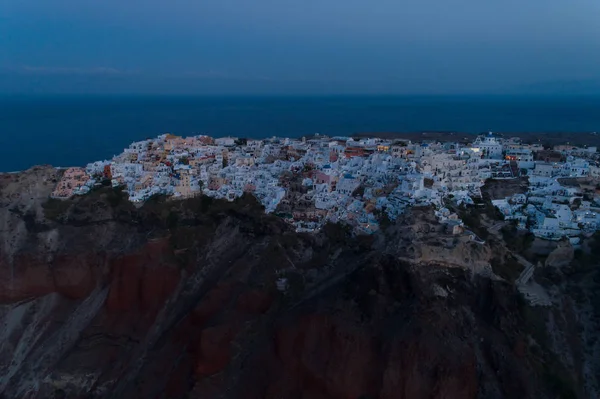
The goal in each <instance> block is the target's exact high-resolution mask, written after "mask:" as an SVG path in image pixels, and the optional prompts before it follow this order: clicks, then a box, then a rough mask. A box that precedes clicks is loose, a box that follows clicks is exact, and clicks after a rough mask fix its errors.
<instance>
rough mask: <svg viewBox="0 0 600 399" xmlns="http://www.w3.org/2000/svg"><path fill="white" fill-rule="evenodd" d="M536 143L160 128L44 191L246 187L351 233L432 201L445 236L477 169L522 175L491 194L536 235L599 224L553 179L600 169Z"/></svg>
mask: <svg viewBox="0 0 600 399" xmlns="http://www.w3.org/2000/svg"><path fill="white" fill-rule="evenodd" d="M555 150H556V151H545V150H544V148H543V147H542V146H541V145H536V144H533V145H526V144H523V143H521V141H520V140H518V139H505V140H501V139H499V138H497V137H495V136H493V135H492V134H489V135H483V136H480V137H478V138H477V139H476V140H475V141H474V142H473V143H471V144H469V145H460V144H458V143H452V142H446V143H440V142H432V143H412V142H410V141H408V140H384V139H379V138H362V139H353V138H348V137H326V136H318V135H316V136H314V137H311V138H309V139H306V138H302V139H291V138H275V137H274V138H270V139H262V140H250V139H237V138H232V137H225V138H211V137H208V136H194V137H187V138H183V137H178V136H174V135H171V134H165V135H162V136H159V137H157V138H156V139H149V140H145V141H140V142H135V143H133V144H131V145H130V146H129V147H128V148H126V149H125V150H124V151H123V152H122V153H121V154H119V155H117V156H115V157H113V159H112V160H110V161H100V162H94V163H91V164H89V165H87V167H86V168H69V170H68V171H67V173H65V174H64V177H63V179H62V180H61V181H60V182H59V183H58V185H57V188H56V190H55V192H54V193H53V196H54V197H55V198H68V197H70V196H72V195H78V194H79V195H81V194H85V193H87V192H88V191H89V190H90V189H91V188H93V187H94V185H97V184H99V183H100V181H101V180H106V179H110V180H111V181H112V185H113V186H115V187H116V186H122V187H123V188H124V190H125V191H126V192H127V194H128V195H129V198H130V200H131V201H133V202H136V203H141V202H143V201H145V200H147V199H148V198H150V197H151V196H153V195H156V194H165V195H168V196H172V197H173V198H188V197H191V196H195V195H199V194H200V193H202V194H204V195H207V196H211V197H214V198H224V199H227V200H233V199H235V198H237V197H240V196H241V195H243V194H244V193H251V194H253V195H254V196H255V197H256V198H257V199H258V200H259V201H260V202H261V203H262V204H263V205H264V207H265V211H266V212H269V213H271V212H273V213H276V214H278V215H280V216H281V217H283V218H285V219H286V220H288V221H289V222H290V223H292V224H293V225H294V226H295V227H296V229H297V230H298V231H315V230H318V229H319V228H320V227H321V226H322V225H323V224H324V223H326V222H328V221H331V222H338V221H344V222H346V223H349V224H351V225H352V226H353V227H354V228H355V229H356V230H357V231H359V232H364V233H371V232H374V231H376V230H377V229H378V228H379V223H380V220H381V216H382V215H384V214H385V215H387V217H388V218H390V219H392V220H393V219H395V218H396V217H397V216H398V215H399V214H400V213H401V212H403V211H404V210H405V209H406V208H407V207H410V206H418V205H433V206H435V207H436V209H437V214H438V216H439V217H440V220H442V221H443V222H445V223H447V224H448V226H449V228H450V229H451V230H452V232H454V233H455V234H458V233H460V232H462V230H463V229H462V223H461V221H460V220H459V219H458V218H457V216H456V215H455V214H451V213H450V212H449V211H448V209H446V208H445V207H444V204H445V201H446V200H451V201H454V202H456V203H458V204H460V203H466V204H471V203H473V199H474V198H477V197H480V196H481V191H480V189H481V187H482V186H483V184H484V183H485V181H486V180H487V179H513V178H516V177H519V176H523V175H526V176H529V181H530V187H529V192H528V193H527V194H526V195H521V196H516V197H511V198H508V199H505V200H497V201H494V204H495V205H496V206H497V207H498V208H499V209H500V210H501V211H502V212H503V214H504V215H505V217H506V218H508V219H516V220H517V221H518V222H519V223H520V225H521V226H522V227H524V228H525V227H527V228H530V229H531V230H532V231H533V232H534V233H535V234H536V235H539V236H541V237H544V238H557V237H564V236H568V237H576V236H577V235H578V234H581V233H582V232H583V233H585V232H588V231H595V230H596V229H597V228H598V226H599V223H598V222H599V220H598V217H597V215H598V213H596V211H597V209H596V208H595V203H594V202H593V201H590V200H588V201H584V200H580V201H577V198H580V199H581V198H582V196H581V195H580V194H581V193H579V192H578V191H577V189H574V188H569V187H563V186H562V185H561V184H560V183H559V180H560V178H562V177H586V176H595V177H599V176H600V168H598V167H597V166H595V156H596V149H595V148H584V149H582V148H576V147H571V146H560V147H559V148H555Z"/></svg>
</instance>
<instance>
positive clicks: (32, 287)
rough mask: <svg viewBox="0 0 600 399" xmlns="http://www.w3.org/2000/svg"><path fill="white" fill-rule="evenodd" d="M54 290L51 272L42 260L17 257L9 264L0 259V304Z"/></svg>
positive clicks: (23, 256)
mask: <svg viewBox="0 0 600 399" xmlns="http://www.w3.org/2000/svg"><path fill="white" fill-rule="evenodd" d="M55 290H56V286H55V284H54V277H53V275H52V270H51V269H50V266H49V264H48V262H46V261H45V260H44V259H40V258H38V257H36V256H29V255H17V256H15V258H14V259H13V260H12V262H9V261H8V260H7V259H6V258H5V257H4V256H1V257H0V303H12V302H18V301H21V300H23V299H27V298H32V297H39V296H43V295H46V294H50V293H52V292H55Z"/></svg>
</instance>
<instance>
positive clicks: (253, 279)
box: [0, 167, 600, 399]
mask: <svg viewBox="0 0 600 399" xmlns="http://www.w3.org/2000/svg"><path fill="white" fill-rule="evenodd" d="M58 174H59V172H58V171H56V170H55V169H52V168H49V167H38V168H34V169H31V170H29V171H26V172H23V173H19V174H6V175H0V190H1V191H0V204H1V205H0V206H1V209H0V303H1V306H0V323H1V328H0V396H1V397H4V398H273V399H275V398H297V399H309V398H315V399H317V398H319V399H325V398H332V399H333V398H336V399H337V398H339V399H346V398H347V399H358V398H382V399H383V398H446V399H450V398H504V397H510V398H513V397H519V398H540V397H541V398H555V397H560V396H562V397H597V396H594V395H597V386H595V385H594V384H595V383H596V380H595V379H594V378H597V375H598V373H599V370H600V368H598V364H597V363H596V364H594V362H593V361H592V360H590V359H592V358H593V355H594V353H593V352H592V353H591V354H590V352H589V351H590V350H592V351H593V350H594V348H595V350H597V349H598V345H597V338H596V341H595V340H594V339H595V338H594V336H593V328H595V327H597V325H598V324H597V320H596V319H595V318H594V317H595V314H594V309H595V308H594V307H593V305H594V303H593V301H594V296H593V295H594V294H592V293H591V290H593V287H594V283H593V281H595V280H594V278H597V277H596V276H597V274H594V273H595V268H594V266H589V265H593V262H591V263H589V262H588V264H587V265H588V268H587V269H585V270H586V273H588V274H587V275H586V278H585V279H584V280H585V281H586V284H587V285H584V284H580V283H577V282H576V281H575V280H574V279H573V280H572V281H571V280H570V278H569V277H568V276H569V273H567V272H564V273H562V272H560V270H561V269H560V268H561V267H562V268H565V267H568V266H565V265H564V263H565V262H562V260H563V258H564V257H562V256H561V257H560V259H561V262H556V261H552V262H551V263H552V264H553V265H554V266H552V267H551V269H552V274H551V275H545V274H543V273H542V274H541V275H540V276H539V277H538V278H539V279H540V281H542V280H543V281H546V282H547V284H548V285H549V286H551V287H553V288H552V289H554V290H555V291H556V292H555V293H554V295H555V297H556V298H560V304H559V305H557V306H556V308H553V309H551V310H544V311H543V312H537V311H536V310H533V312H532V308H529V307H528V306H527V305H525V304H524V302H523V301H522V300H521V299H520V297H519V294H518V293H517V292H516V290H515V289H514V287H513V284H512V282H511V281H510V279H507V278H505V276H504V274H505V273H502V272H498V273H496V270H493V269H492V267H491V266H490V264H491V265H495V264H498V262H500V263H502V270H506V269H507V268H509V269H510V268H511V267H515V268H517V266H516V265H512V264H511V259H512V258H511V257H510V254H509V252H508V251H507V250H506V249H505V247H504V246H503V245H502V243H501V242H489V243H487V244H480V243H477V242H473V241H470V240H467V239H464V238H461V237H454V236H449V235H447V234H446V233H445V232H444V229H443V228H442V227H441V226H440V225H439V224H438V223H437V222H436V220H435V218H434V217H433V213H432V211H431V210H429V209H415V210H413V211H412V212H411V213H409V214H407V215H406V216H405V217H403V218H401V219H400V220H398V221H397V223H396V224H394V225H392V226H390V227H388V228H387V229H386V230H385V231H383V232H381V233H379V234H377V235H375V236H372V237H352V236H351V235H350V234H349V232H348V231H347V230H346V229H344V228H343V227H342V226H339V225H330V226H326V228H325V229H324V230H323V231H322V232H320V233H319V234H315V235H305V234H297V233H295V232H293V231H291V230H290V228H289V227H288V226H287V225H286V224H285V223H284V222H282V221H281V220H279V219H278V218H276V217H272V216H268V215H265V214H264V212H262V209H261V207H260V205H259V204H258V203H257V202H256V201H254V200H253V198H251V197H243V198H241V199H240V200H237V201H236V202H233V203H227V202H221V201H213V200H211V199H209V198H195V199H190V200H186V201H165V200H163V199H160V198H157V199H155V200H152V201H150V202H148V203H146V204H145V205H144V206H141V207H134V206H133V205H132V204H131V203H129V202H128V201H126V200H125V197H124V195H122V193H120V192H119V191H115V190H113V189H112V188H102V189H98V190H97V191H95V192H93V193H91V194H89V195H87V196H84V197H78V198H75V199H73V200H69V201H64V202H63V201H54V200H49V199H48V195H49V193H50V191H51V190H52V188H53V186H54V184H55V182H56V179H57V178H58V177H59V176H58ZM555 258H556V256H555ZM507 263H508V264H507ZM562 270H566V269H562ZM578 270H579V269H578ZM517 273H518V271H517ZM280 279H285V281H286V282H287V285H286V288H285V290H280V289H278V285H277V282H278V281H279V282H281V280H280ZM567 282H568V283H567ZM567 286H568V287H570V288H569V289H570V290H571V291H572V290H573V288H572V287H573V286H576V287H578V289H579V291H578V295H579V297H578V298H579V299H578V301H579V303H578V302H576V301H574V300H573V301H572V300H571V299H570V298H571V297H570V296H569V295H571V294H572V292H571V291H569V292H571V293H569V292H567V288H566V287H567ZM279 288H281V287H279ZM549 289H550V288H549ZM573 292H574V291H573ZM584 308H585V309H587V310H586V311H587V312H588V313H585V312H584V311H583V310H582V309H584ZM582 312H583V313H582ZM582 315H583V316H585V317H587V318H586V319H585V320H584V321H585V323H583V324H582V321H581V319H578V318H579V317H580V316H582ZM586 315H587V316H586ZM549 323H552V324H549ZM594 323H596V324H594ZM578 326H580V327H578ZM578 328H580V329H581V330H579V329H578ZM544 337H545V339H546V340H545V341H543V342H542V338H544ZM584 338H586V339H588V340H589V341H590V342H584ZM594 345H595V346H594ZM590 348H591V349H590ZM596 354H597V353H596ZM590 356H592V357H590Z"/></svg>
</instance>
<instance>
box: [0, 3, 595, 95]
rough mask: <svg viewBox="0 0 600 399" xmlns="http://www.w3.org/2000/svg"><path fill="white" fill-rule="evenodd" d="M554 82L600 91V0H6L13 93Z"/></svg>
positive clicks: (441, 89)
mask: <svg viewBox="0 0 600 399" xmlns="http://www.w3.org/2000/svg"><path fill="white" fill-rule="evenodd" d="M546 89H548V90H549V91H553V90H557V91H561V90H567V91H568V90H571V89H572V90H574V91H578V90H583V91H587V92H594V90H596V92H597V93H600V1H598V0H573V1H565V0H527V1H523V0H502V1H499V0H496V1H484V0H371V1H366V0H304V1H298V0H295V1H292V0H196V1H191V0H169V1H163V0H126V1H125V0H94V1H91V0H51V1H50V0H3V1H0V93H42V94H53V93H157V94H158V93H166V94H173V93H181V94H231V93H239V94H254V93H255V94H264V93H267V94H268V93H328V94H335V93H371V94H379V93H381V94H389V93H398V94H402V93H424V94H431V93H443V94H454V93H486V92H490V93H491V92H494V93H504V92H510V93H512V92H515V93H519V92H529V91H542V92H543V91H544V90H546Z"/></svg>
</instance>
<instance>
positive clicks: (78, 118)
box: [0, 97, 600, 171]
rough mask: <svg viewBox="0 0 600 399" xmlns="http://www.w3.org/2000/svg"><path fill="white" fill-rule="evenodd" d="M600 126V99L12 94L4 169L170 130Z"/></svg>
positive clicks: (67, 159)
mask: <svg viewBox="0 0 600 399" xmlns="http://www.w3.org/2000/svg"><path fill="white" fill-rule="evenodd" d="M422 130H446V131H448V130H452V131H461V132H471V133H477V132H482V131H488V130H492V131H501V132H524V131H532V132H559V131H560V132H564V131H572V132H585V131H587V132H590V131H599V132H600V97H581V98H533V97H320V98H309V97H301V98H300V97H297V98H293V97H282V98H273V97H271V98H250V97H238V98H233V97H228V98H225V97H214V98H207V97H38V98H25V97H12V98H11V97H5V98H0V171H15V170H21V169H25V168H28V167H30V166H32V165H36V164H52V165H55V166H69V165H84V164H86V163H87V162H91V161H94V160H99V159H105V158H110V157H111V156H112V155H114V154H116V153H119V152H120V151H121V150H122V149H123V148H124V147H125V146H127V145H128V144H129V143H130V142H132V141H135V140H142V139H144V138H147V137H153V136H156V135H158V134H161V133H165V132H172V133H175V134H180V135H190V134H209V135H212V136H223V135H234V136H244V137H255V138H260V137H269V136H273V135H278V136H302V135H305V134H313V133H317V132H318V133H321V134H329V135H349V134H352V133H356V132H366V131H368V132H375V131H387V132H390V131H395V132H403V131H422Z"/></svg>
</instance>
